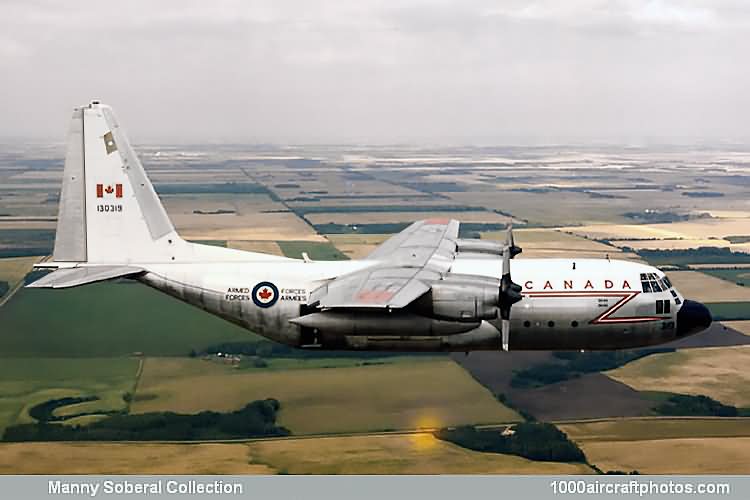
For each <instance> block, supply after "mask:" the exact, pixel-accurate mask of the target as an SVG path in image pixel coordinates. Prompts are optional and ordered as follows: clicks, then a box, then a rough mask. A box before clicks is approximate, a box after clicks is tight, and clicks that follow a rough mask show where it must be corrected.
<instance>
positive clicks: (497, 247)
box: [456, 239, 505, 255]
mask: <svg viewBox="0 0 750 500" xmlns="http://www.w3.org/2000/svg"><path fill="white" fill-rule="evenodd" d="M504 249H505V245H503V244H502V243H500V242H498V241H490V240H462V239H459V240H456V250H457V251H458V252H471V253H487V254H491V255H502V254H503V250H504Z"/></svg>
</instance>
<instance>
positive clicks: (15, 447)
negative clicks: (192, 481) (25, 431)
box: [0, 443, 275, 474]
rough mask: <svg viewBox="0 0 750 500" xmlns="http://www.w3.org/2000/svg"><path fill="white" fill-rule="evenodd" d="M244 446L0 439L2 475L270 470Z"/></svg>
mask: <svg viewBox="0 0 750 500" xmlns="http://www.w3.org/2000/svg"><path fill="white" fill-rule="evenodd" d="M274 472H275V470H274V469H272V468H270V467H269V466H267V465H265V464H257V463H252V462H251V457H250V453H249V449H248V447H247V445H244V444H125V443H0V474H270V473H274Z"/></svg>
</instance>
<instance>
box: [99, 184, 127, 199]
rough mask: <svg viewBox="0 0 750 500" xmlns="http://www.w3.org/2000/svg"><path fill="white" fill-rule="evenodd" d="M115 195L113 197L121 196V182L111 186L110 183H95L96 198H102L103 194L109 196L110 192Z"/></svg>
mask: <svg viewBox="0 0 750 500" xmlns="http://www.w3.org/2000/svg"><path fill="white" fill-rule="evenodd" d="M113 193H114V195H115V198H122V184H115V187H112V185H111V184H108V185H106V186H105V185H104V184H97V185H96V197H97V198H104V196H105V195H106V196H109V195H111V194H113Z"/></svg>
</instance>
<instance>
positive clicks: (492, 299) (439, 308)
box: [412, 274, 500, 322]
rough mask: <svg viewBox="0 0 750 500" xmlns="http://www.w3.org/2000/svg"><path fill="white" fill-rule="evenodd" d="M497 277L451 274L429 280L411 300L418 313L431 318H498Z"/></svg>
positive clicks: (464, 320) (461, 319) (449, 319)
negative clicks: (426, 287) (426, 285)
mask: <svg viewBox="0 0 750 500" xmlns="http://www.w3.org/2000/svg"><path fill="white" fill-rule="evenodd" d="M499 290H500V281H499V280H493V279H482V278H479V277H475V276H460V275H454V276H451V275H450V274H449V275H448V276H447V277H446V278H445V279H443V280H441V281H437V282H435V283H433V284H432V286H431V288H430V291H429V292H427V293H426V294H424V295H423V296H422V297H420V298H419V299H418V300H416V301H415V302H414V304H412V309H413V311H414V312H416V313H417V314H420V315H423V316H428V317H430V318H436V319H442V320H448V321H460V322H466V321H470V322H476V321H481V320H490V319H495V318H497V315H498V307H499V305H500V294H499Z"/></svg>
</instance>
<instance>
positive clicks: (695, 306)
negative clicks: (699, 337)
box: [677, 300, 713, 337]
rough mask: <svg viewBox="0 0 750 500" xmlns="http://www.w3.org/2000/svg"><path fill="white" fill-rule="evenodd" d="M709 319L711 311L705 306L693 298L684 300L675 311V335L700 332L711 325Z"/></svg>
mask: <svg viewBox="0 0 750 500" xmlns="http://www.w3.org/2000/svg"><path fill="white" fill-rule="evenodd" d="M711 321H713V318H711V311H709V310H708V308H707V307H706V306H704V305H703V304H701V303H700V302H696V301H694V300H686V301H684V302H683V303H682V307H681V308H680V310H679V311H677V336H678V337H684V336H686V335H693V334H694V333H698V332H702V331H703V330H705V329H706V328H708V327H709V326H711Z"/></svg>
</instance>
